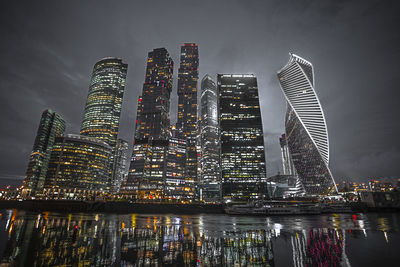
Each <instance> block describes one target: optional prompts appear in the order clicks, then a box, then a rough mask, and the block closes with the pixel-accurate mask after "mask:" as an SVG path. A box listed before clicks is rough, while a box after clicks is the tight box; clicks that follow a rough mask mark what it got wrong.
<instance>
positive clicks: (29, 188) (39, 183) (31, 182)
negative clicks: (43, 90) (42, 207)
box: [24, 109, 65, 196]
mask: <svg viewBox="0 0 400 267" xmlns="http://www.w3.org/2000/svg"><path fill="white" fill-rule="evenodd" d="M64 131H65V121H64V120H63V118H61V116H60V115H59V114H57V113H56V112H53V111H51V110H50V109H46V110H45V111H43V113H42V118H41V119H40V124H39V128H38V131H37V134H36V139H35V143H34V145H33V149H32V153H31V155H30V158H29V163H28V168H27V170H26V178H25V180H24V187H25V188H24V195H26V196H29V195H30V196H35V194H37V193H41V192H42V191H43V186H44V182H45V178H46V174H47V169H48V165H49V160H50V155H51V150H52V148H53V145H54V142H55V139H56V137H58V136H60V135H62V134H63V133H64Z"/></svg>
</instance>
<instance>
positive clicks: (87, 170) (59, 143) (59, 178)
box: [45, 134, 112, 195]
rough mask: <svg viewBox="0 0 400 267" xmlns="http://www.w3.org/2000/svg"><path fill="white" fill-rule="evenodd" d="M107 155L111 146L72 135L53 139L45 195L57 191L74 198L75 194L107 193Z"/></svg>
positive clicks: (92, 139) (108, 159)
mask: <svg viewBox="0 0 400 267" xmlns="http://www.w3.org/2000/svg"><path fill="white" fill-rule="evenodd" d="M111 153H112V148H111V146H109V145H108V144H106V143H105V142H103V141H100V140H99V139H97V138H93V137H87V136H83V135H76V134H67V135H66V136H62V137H57V138H56V140H55V142H54V145H53V150H52V153H51V157H50V162H49V167H48V171H47V177H46V181H45V188H46V194H47V195H50V194H52V193H53V192H55V191H58V190H60V189H61V190H64V191H63V192H64V193H65V192H70V193H75V195H76V194H77V190H81V191H82V190H87V191H97V192H105V191H108V189H109V188H108V179H109V165H110V164H109V163H110V157H111ZM50 191H51V192H50ZM58 193H59V194H60V192H58Z"/></svg>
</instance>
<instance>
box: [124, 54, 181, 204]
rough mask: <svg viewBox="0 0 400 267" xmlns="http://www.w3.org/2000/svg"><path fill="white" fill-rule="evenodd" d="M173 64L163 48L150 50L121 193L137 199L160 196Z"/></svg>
mask: <svg viewBox="0 0 400 267" xmlns="http://www.w3.org/2000/svg"><path fill="white" fill-rule="evenodd" d="M173 67H174V62H173V61H172V59H171V57H170V56H169V53H168V51H167V50H166V49H165V48H157V49H154V50H153V51H152V52H149V54H148V59H147V68H146V77H145V82H144V84H143V91H142V95H141V96H139V99H138V108H137V115H136V129H135V141H134V145H133V152H132V158H131V163H130V167H129V173H128V178H127V180H126V182H124V183H123V185H122V187H121V193H122V194H124V195H127V196H130V197H137V198H140V199H149V198H150V199H154V198H162V196H163V192H164V181H165V173H166V156H167V147H168V128H169V124H170V118H169V106H170V95H171V90H172V74H173Z"/></svg>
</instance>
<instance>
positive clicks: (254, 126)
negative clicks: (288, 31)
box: [218, 74, 266, 199]
mask: <svg viewBox="0 0 400 267" xmlns="http://www.w3.org/2000/svg"><path fill="white" fill-rule="evenodd" d="M218 92H219V120H220V128H221V168H222V182H223V183H222V193H223V197H224V198H233V199H249V198H257V197H261V196H262V195H265V194H266V184H265V182H266V168H265V152H264V136H263V127H262V119H261V111H260V101H259V97H258V87H257V78H256V77H255V76H254V75H252V74H250V75H246V74H218Z"/></svg>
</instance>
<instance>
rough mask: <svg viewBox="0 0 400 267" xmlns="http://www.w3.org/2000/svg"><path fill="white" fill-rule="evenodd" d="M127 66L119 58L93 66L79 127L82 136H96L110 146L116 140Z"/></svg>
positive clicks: (109, 59)
mask: <svg viewBox="0 0 400 267" xmlns="http://www.w3.org/2000/svg"><path fill="white" fill-rule="evenodd" d="M127 68H128V65H127V64H125V63H123V62H122V60H121V59H119V58H105V59H102V60H100V61H99V62H97V63H96V64H95V65H94V68H93V73H92V79H91V81H90V86H89V93H88V97H87V101H86V106H85V112H84V115H83V121H82V126H81V132H80V134H81V135H86V136H89V137H95V138H97V139H99V140H101V141H103V142H106V143H107V144H108V145H110V146H111V147H112V148H113V149H114V148H115V145H116V143H117V135H118V129H119V121H120V117H121V109H122V98H123V96H124V89H125V80H126V72H127Z"/></svg>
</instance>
